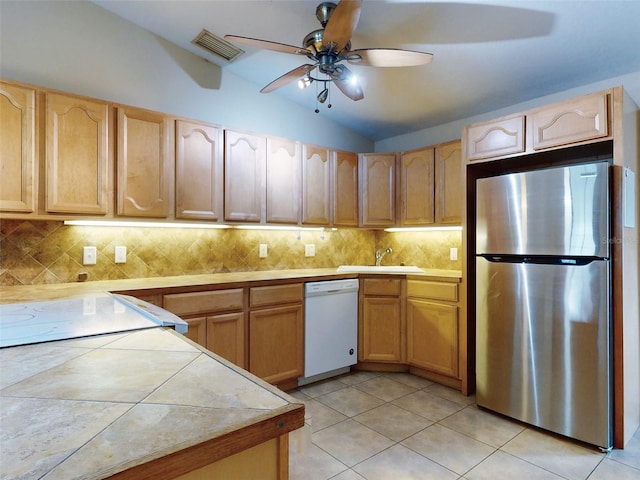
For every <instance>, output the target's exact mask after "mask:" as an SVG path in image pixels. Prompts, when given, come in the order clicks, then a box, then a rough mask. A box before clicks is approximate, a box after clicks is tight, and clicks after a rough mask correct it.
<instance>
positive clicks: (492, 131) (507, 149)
mask: <svg viewBox="0 0 640 480" xmlns="http://www.w3.org/2000/svg"><path fill="white" fill-rule="evenodd" d="M524 129H525V116H524V115H522V114H518V115H515V116H511V117H505V118H499V119H497V120H490V121H488V122H482V123H476V124H474V125H470V126H467V127H464V129H463V137H464V138H465V142H466V143H465V145H466V147H467V157H468V159H469V160H470V161H471V160H482V159H489V158H493V157H500V156H502V155H514V154H516V153H522V152H524V151H525V147H526V145H525V130H524Z"/></svg>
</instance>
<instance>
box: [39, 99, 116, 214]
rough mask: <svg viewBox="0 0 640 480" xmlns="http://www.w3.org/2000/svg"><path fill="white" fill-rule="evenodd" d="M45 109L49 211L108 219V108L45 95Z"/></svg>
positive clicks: (92, 103) (98, 103)
mask: <svg viewBox="0 0 640 480" xmlns="http://www.w3.org/2000/svg"><path fill="white" fill-rule="evenodd" d="M45 109H46V113H45V115H46V147H45V148H46V158H45V163H46V176H47V179H46V182H47V183H46V185H47V189H46V192H47V193H46V211H47V212H51V213H88V214H106V213H107V210H108V172H109V128H108V106H107V104H106V103H103V102H99V101H91V100H87V99H84V98H77V97H73V96H68V95H60V94H56V93H47V94H46V106H45Z"/></svg>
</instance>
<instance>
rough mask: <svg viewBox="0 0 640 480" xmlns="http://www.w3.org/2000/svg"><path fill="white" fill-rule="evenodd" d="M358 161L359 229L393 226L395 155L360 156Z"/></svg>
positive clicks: (394, 216)
mask: <svg viewBox="0 0 640 480" xmlns="http://www.w3.org/2000/svg"><path fill="white" fill-rule="evenodd" d="M358 162H359V168H360V186H361V189H360V190H361V192H362V198H361V202H362V203H361V205H360V214H361V216H362V226H364V227H388V226H392V225H394V224H395V223H396V207H395V196H396V185H395V181H396V180H395V178H396V177H395V164H396V154H395V153H381V154H373V153H367V154H361V155H360V156H359V158H358Z"/></svg>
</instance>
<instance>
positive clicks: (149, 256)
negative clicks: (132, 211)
mask: <svg viewBox="0 0 640 480" xmlns="http://www.w3.org/2000/svg"><path fill="white" fill-rule="evenodd" d="M261 243H264V244H267V245H268V255H267V257H266V258H259V255H258V250H259V248H258V247H259V244H261ZM311 243H313V244H315V250H316V254H315V256H314V257H305V254H304V252H305V244H311ZM89 245H92V246H95V247H97V252H98V256H97V264H96V265H82V247H84V246H89ZM118 245H123V246H125V247H126V248H127V263H124V264H116V263H115V261H114V253H115V247H116V246H118ZM387 247H390V248H392V249H393V253H391V254H389V255H387V256H386V257H385V258H384V260H383V264H384V265H398V264H401V263H403V264H405V265H417V266H419V267H423V268H445V269H456V270H459V269H461V267H462V263H461V260H460V258H461V251H460V250H461V248H460V247H461V232H457V231H454V232H423V233H408V232H403V233H385V232H381V231H370V230H361V229H338V230H335V231H333V230H329V229H327V230H326V231H325V232H319V231H312V232H310V231H302V232H298V231H272V230H238V229H229V230H207V229H176V228H139V227H138V228H131V227H126V228H124V227H78V226H65V225H64V224H63V223H62V222H56V221H34V220H0V286H10V285H37V284H45V283H62V282H75V281H77V280H78V275H79V274H80V273H87V274H88V280H89V281H91V280H115V279H124V278H144V277H158V276H171V275H188V274H201V273H219V272H239V271H253V270H283V269H294V268H324V267H337V266H338V265H371V264H373V263H374V262H375V258H374V252H375V250H376V248H387ZM451 247H456V248H458V250H459V257H458V258H459V260H457V261H450V260H449V248H451Z"/></svg>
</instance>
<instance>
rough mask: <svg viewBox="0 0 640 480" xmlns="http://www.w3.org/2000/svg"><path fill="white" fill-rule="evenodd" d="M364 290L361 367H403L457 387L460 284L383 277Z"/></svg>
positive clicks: (367, 280) (368, 280)
mask: <svg viewBox="0 0 640 480" xmlns="http://www.w3.org/2000/svg"><path fill="white" fill-rule="evenodd" d="M361 286H362V287H361V296H360V318H359V322H360V324H359V329H358V335H359V339H358V349H359V352H360V353H359V358H358V360H359V362H360V365H359V368H361V369H364V370H367V369H371V370H389V369H398V368H403V369H405V370H406V369H408V370H410V371H411V372H413V373H415V374H417V375H421V376H425V377H427V378H430V379H432V380H435V381H439V382H441V383H444V384H446V385H449V386H452V387H454V388H459V387H460V379H459V351H460V350H459V308H460V304H459V297H458V295H459V292H458V289H459V285H458V283H457V280H454V281H452V282H447V281H431V280H413V279H408V280H405V279H393V278H384V277H379V278H363V279H362V281H361ZM394 364H395V366H393V365H394Z"/></svg>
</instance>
